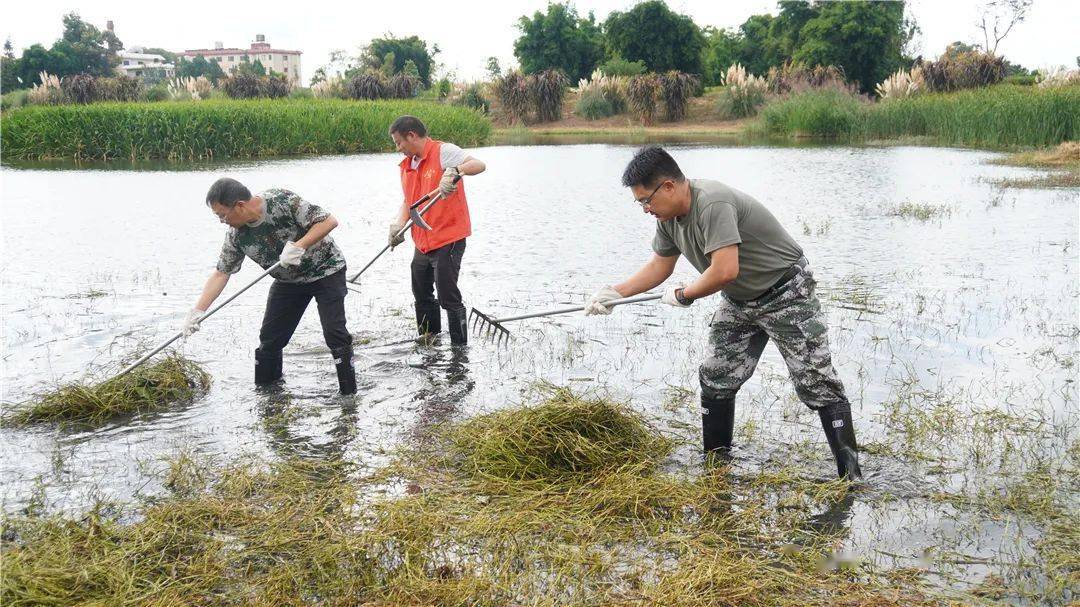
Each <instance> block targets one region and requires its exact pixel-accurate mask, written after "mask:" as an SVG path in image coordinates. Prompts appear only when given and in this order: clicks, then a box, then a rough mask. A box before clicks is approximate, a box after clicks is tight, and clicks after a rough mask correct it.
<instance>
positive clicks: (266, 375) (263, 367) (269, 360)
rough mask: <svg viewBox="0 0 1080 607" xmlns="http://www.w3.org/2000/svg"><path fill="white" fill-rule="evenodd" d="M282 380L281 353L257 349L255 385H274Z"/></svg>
mask: <svg viewBox="0 0 1080 607" xmlns="http://www.w3.org/2000/svg"><path fill="white" fill-rule="evenodd" d="M279 379H281V351H280V350H278V351H277V352H264V351H263V350H261V349H260V348H255V383H256V385H260V386H261V385H265V384H272V383H274V382H276V381H277V380H279Z"/></svg>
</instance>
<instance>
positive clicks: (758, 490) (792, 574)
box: [0, 390, 946, 607]
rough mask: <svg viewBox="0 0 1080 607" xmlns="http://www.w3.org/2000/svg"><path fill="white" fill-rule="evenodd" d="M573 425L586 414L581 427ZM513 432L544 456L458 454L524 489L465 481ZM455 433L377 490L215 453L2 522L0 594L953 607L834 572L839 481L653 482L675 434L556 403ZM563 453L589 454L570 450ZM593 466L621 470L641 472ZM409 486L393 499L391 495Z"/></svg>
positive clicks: (200, 600)
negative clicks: (83, 505)
mask: <svg viewBox="0 0 1080 607" xmlns="http://www.w3.org/2000/svg"><path fill="white" fill-rule="evenodd" d="M571 413H575V414H578V415H581V416H583V417H584V418H585V420H584V421H583V422H581V423H575V422H574V421H573V420H572V419H571V417H570V415H569V414H571ZM515 421H516V422H521V423H523V424H524V425H525V426H526V429H527V430H531V431H534V432H539V433H540V434H539V436H538V438H539V441H538V443H537V444H535V445H530V444H527V443H519V442H516V441H511V442H499V441H488V442H489V445H488V446H487V447H481V448H479V449H473V450H468V451H470V452H471V453H472V454H473V457H474V459H476V458H480V459H483V458H484V457H487V455H486V454H491V453H493V452H494V457H492V458H490V459H493V460H495V462H496V464H495V465H496V467H499V466H505V465H506V462H507V461H509V460H517V459H519V458H520V459H521V460H523V461H528V462H531V463H533V464H535V467H533V466H527V467H524V468H522V467H521V466H516V465H511V466H510V469H511V474H514V473H519V472H521V471H522V470H528V471H530V472H533V474H531V476H532V477H534V478H535V479H536V480H534V481H532V482H503V483H501V484H499V485H498V486H497V487H496V486H495V485H493V484H492V483H491V482H490V478H489V477H487V476H485V477H478V476H477V475H475V474H473V473H472V472H471V471H469V470H463V469H462V467H461V463H462V455H461V453H454V452H453V450H454V448H455V447H454V445H455V444H457V448H458V449H459V450H461V449H463V448H464V446H463V445H460V444H458V443H456V441H460V440H461V439H463V438H464V437H467V436H471V437H473V438H474V439H475V438H480V437H479V436H478V434H477V433H478V432H480V431H481V430H483V431H487V432H490V433H496V432H509V433H510V434H511V435H512V436H514V437H517V436H520V435H521V434H522V432H521V430H520V429H517V428H511V427H509V426H508V424H509V423H511V422H515ZM447 430H448V431H449V432H448V433H445V434H436V436H435V440H436V442H441V443H443V444H437V445H430V444H428V445H425V446H424V447H423V449H422V450H421V449H416V450H410V451H402V452H400V453H399V454H398V456H397V457H396V458H395V460H394V461H393V462H392V463H391V465H390V466H389V467H387V468H385V469H383V470H381V471H379V472H377V473H376V474H375V475H372V476H369V477H359V476H356V474H355V472H354V470H353V469H352V468H351V467H350V466H349V465H348V464H345V463H342V462H340V461H332V462H320V463H310V462H304V461H300V460H290V461H286V462H282V463H276V464H266V463H263V462H259V461H257V460H241V461H240V462H235V463H232V464H226V465H224V466H220V467H215V466H214V465H213V463H212V461H211V460H210V459H198V458H191V457H184V456H181V457H180V458H178V459H176V460H174V461H173V462H172V464H171V465H170V466H169V469H168V470H167V471H166V478H165V479H164V480H165V482H164V483H163V485H164V487H165V488H166V489H167V490H168V491H169V492H170V493H168V494H167V495H164V496H161V497H158V498H156V499H154V500H151V501H148V502H146V503H144V505H143V506H142V507H140V508H139V509H138V510H137V511H135V512H128V513H122V512H112V513H110V514H105V513H103V511H102V510H101V509H97V510H95V511H93V512H91V513H90V514H89V515H87V516H84V517H82V518H81V519H79V520H77V521H75V520H70V519H65V518H62V517H60V516H56V515H44V516H15V517H8V518H7V519H6V520H5V521H4V525H3V526H4V529H3V531H4V535H5V537H6V538H9V539H8V541H5V542H4V544H3V546H2V548H0V549H2V550H3V553H2V557H3V560H4V566H5V575H4V576H3V578H2V579H0V601H2V602H3V604H5V605H28V604H56V605H62V604H63V605H66V604H75V603H100V604H117V605H120V604H160V605H166V604H168V605H187V604H200V605H236V604H245V605H282V604H290V605H292V604H325V605H344V604H350V605H352V604H380V605H383V604H394V605H474V606H479V607H486V606H491V607H495V606H500V607H501V606H503V605H523V604H530V605H533V604H536V605H550V606H560V605H575V606H576V605H582V606H584V605H596V604H605V605H631V604H635V605H638V604H651V605H710V606H711V605H751V606H759V605H760V606H765V605H770V606H780V607H784V606H794V605H821V606H824V605H834V604H836V601H835V597H837V596H843V597H844V602H845V604H849V605H875V606H892V605H896V606H899V605H937V604H944V603H945V602H946V601H942V600H938V599H936V598H934V597H932V596H928V595H927V593H926V592H925V591H923V590H922V589H920V588H919V586H918V580H917V579H912V578H911V577H910V576H908V577H906V578H905V579H904V580H903V581H902V582H896V581H892V580H891V579H890V578H889V577H888V576H883V575H879V574H878V573H876V572H874V571H873V570H871V569H869V568H867V567H864V566H862V565H859V566H857V567H855V568H848V569H845V570H838V569H836V568H829V567H825V566H824V564H825V563H827V562H830V561H832V560H834V557H833V555H832V550H833V545H834V543H835V542H836V541H837V539H838V537H837V535H835V531H821V530H820V529H818V528H815V526H814V525H813V524H812V521H811V519H812V514H811V513H812V512H813V510H814V509H815V508H818V507H826V508H828V509H830V510H831V509H833V508H836V507H839V508H845V507H850V499H848V500H846V501H845V499H844V498H843V497H842V496H844V495H846V484H845V483H842V482H841V481H832V482H828V483H816V482H813V481H810V480H807V477H806V475H805V471H798V470H777V471H773V473H771V474H769V475H761V476H755V475H751V476H749V477H747V478H731V477H730V476H729V474H728V471H727V469H726V468H715V469H707V470H705V471H703V472H702V473H701V474H699V475H690V474H681V475H674V474H664V473H660V472H658V471H656V470H651V469H648V465H647V462H650V461H651V460H652V459H654V458H660V457H662V456H663V454H666V453H667V452H668V450H669V449H670V441H668V440H667V439H665V438H663V437H662V436H661V435H660V434H658V433H657V432H656V431H655V430H652V429H650V428H649V427H648V426H647V425H646V424H644V423H643V422H642V420H641V419H640V418H638V417H637V416H636V415H633V414H631V413H629V412H628V411H627V410H626V409H624V408H623V407H622V406H620V405H613V404H611V403H610V402H607V401H604V400H602V399H583V398H581V397H579V396H575V395H573V394H571V393H570V392H568V391H565V390H560V391H557V392H555V393H554V394H553V395H552V396H551V397H550V398H549V399H548V400H547V401H546V402H544V403H541V404H539V405H537V406H534V407H526V408H519V409H512V410H509V411H504V412H499V413H495V414H491V415H487V416H483V417H479V418H476V419H474V420H472V421H470V422H466V423H465V424H462V425H461V426H449V427H448V428H447ZM440 436H441V437H442V438H440ZM586 437H587V438H588V440H585V439H586ZM617 441H628V445H629V446H626V445H623V446H619V445H616V444H615V442H617ZM496 443H498V445H496ZM570 444H575V445H579V446H580V445H586V446H585V447H581V448H580V449H574V450H571V451H567V450H566V449H565V446H566V445H570ZM492 445H496V446H494V447H492ZM545 449H546V450H547V453H546V456H545V453H544V450H545ZM493 450H494V451H493ZM512 454H517V455H516V456H513V455H512ZM508 455H510V456H511V457H509V458H508ZM601 456H602V457H615V458H618V457H629V458H630V459H631V460H632V461H633V462H637V465H631V466H629V467H628V466H624V465H620V463H621V462H618V461H615V462H607V461H603V460H601V459H598V458H600V457H601ZM568 469H569V470H571V473H567V470H568ZM586 470H591V471H593V472H594V473H595V474H592V475H589V474H585V471H586ZM575 471H580V472H581V474H577V473H575ZM402 486H404V487H405V488H406V490H405V491H404V493H403V494H402V493H401V492H399V491H397V490H396V488H397V487H402ZM493 488H494V489H498V491H497V492H494V493H493V492H490V490H491V489H493ZM837 504H839V506H837ZM844 504H848V506H844ZM781 505H782V507H780V506H781ZM125 521H126V522H125Z"/></svg>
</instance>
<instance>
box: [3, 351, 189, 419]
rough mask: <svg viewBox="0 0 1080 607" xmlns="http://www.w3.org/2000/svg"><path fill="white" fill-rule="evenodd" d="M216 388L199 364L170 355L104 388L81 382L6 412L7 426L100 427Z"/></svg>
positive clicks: (57, 389) (63, 386) (114, 379)
mask: <svg viewBox="0 0 1080 607" xmlns="http://www.w3.org/2000/svg"><path fill="white" fill-rule="evenodd" d="M209 387H210V376H209V375H208V374H207V373H206V371H203V369H202V368H201V367H200V366H199V365H197V364H196V363H194V362H192V361H190V360H188V359H186V358H184V357H182V356H180V355H179V354H170V355H168V356H166V357H165V358H163V359H161V360H160V361H158V362H156V363H154V364H146V365H143V366H141V367H138V368H136V369H135V370H134V371H132V372H130V373H128V374H127V375H123V376H121V377H113V378H110V379H107V380H105V381H103V382H100V383H96V384H94V383H86V382H76V383H71V384H66V385H62V386H59V387H57V388H56V389H55V390H52V391H49V392H45V393H42V394H39V395H37V396H35V397H33V398H31V399H30V400H29V401H27V402H25V403H22V404H21V405H17V406H16V407H15V408H13V409H11V410H10V411H8V412H6V414H5V416H4V421H5V423H7V424H13V425H24V424H31V423H37V422H56V421H77V422H99V421H101V420H104V419H107V418H109V417H112V416H114V415H122V414H131V413H139V412H142V411H147V410H150V409H153V408H155V407H159V406H161V405H165V404H168V403H173V402H178V401H190V400H192V399H194V398H196V397H197V396H199V395H200V394H202V393H205V392H206V390H207V389H208V388H209Z"/></svg>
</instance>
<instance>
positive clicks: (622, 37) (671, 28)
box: [604, 0, 705, 74]
mask: <svg viewBox="0 0 1080 607" xmlns="http://www.w3.org/2000/svg"><path fill="white" fill-rule="evenodd" d="M604 35H605V37H606V41H607V47H608V51H609V52H610V53H611V54H613V55H619V56H620V57H623V58H624V59H627V60H629V61H643V62H644V63H645V65H646V66H647V67H648V68H649V69H650V70H652V71H654V72H664V71H667V70H679V71H682V72H686V73H690V74H700V73H701V67H702V63H701V52H702V49H704V48H705V35H704V34H703V33H702V32H701V28H700V27H698V26H697V25H696V24H695V23H694V22H693V20H692V19H690V17H687V16H686V15H680V14H678V13H675V12H673V11H672V10H671V9H669V8H668V6H667V4H664V2H663V0H647V1H646V2H642V3H640V4H638V5H637V6H635V7H634V8H632V9H630V10H629V11H626V12H619V11H615V12H613V13H611V14H610V15H609V16H608V18H607V20H606V21H604Z"/></svg>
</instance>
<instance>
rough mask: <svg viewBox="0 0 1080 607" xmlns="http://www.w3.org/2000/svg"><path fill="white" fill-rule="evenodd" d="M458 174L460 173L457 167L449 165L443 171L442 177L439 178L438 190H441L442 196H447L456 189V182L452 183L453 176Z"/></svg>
mask: <svg viewBox="0 0 1080 607" xmlns="http://www.w3.org/2000/svg"><path fill="white" fill-rule="evenodd" d="M458 175H460V173H458V172H457V169H456V168H454V167H450V168H449V169H446V170H445V171H443V174H442V179H440V180H439V192H441V193H442V195H443V196H449V195H451V194H453V193H454V192H456V191H457V184H456V183H454V177H457V176H458Z"/></svg>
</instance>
